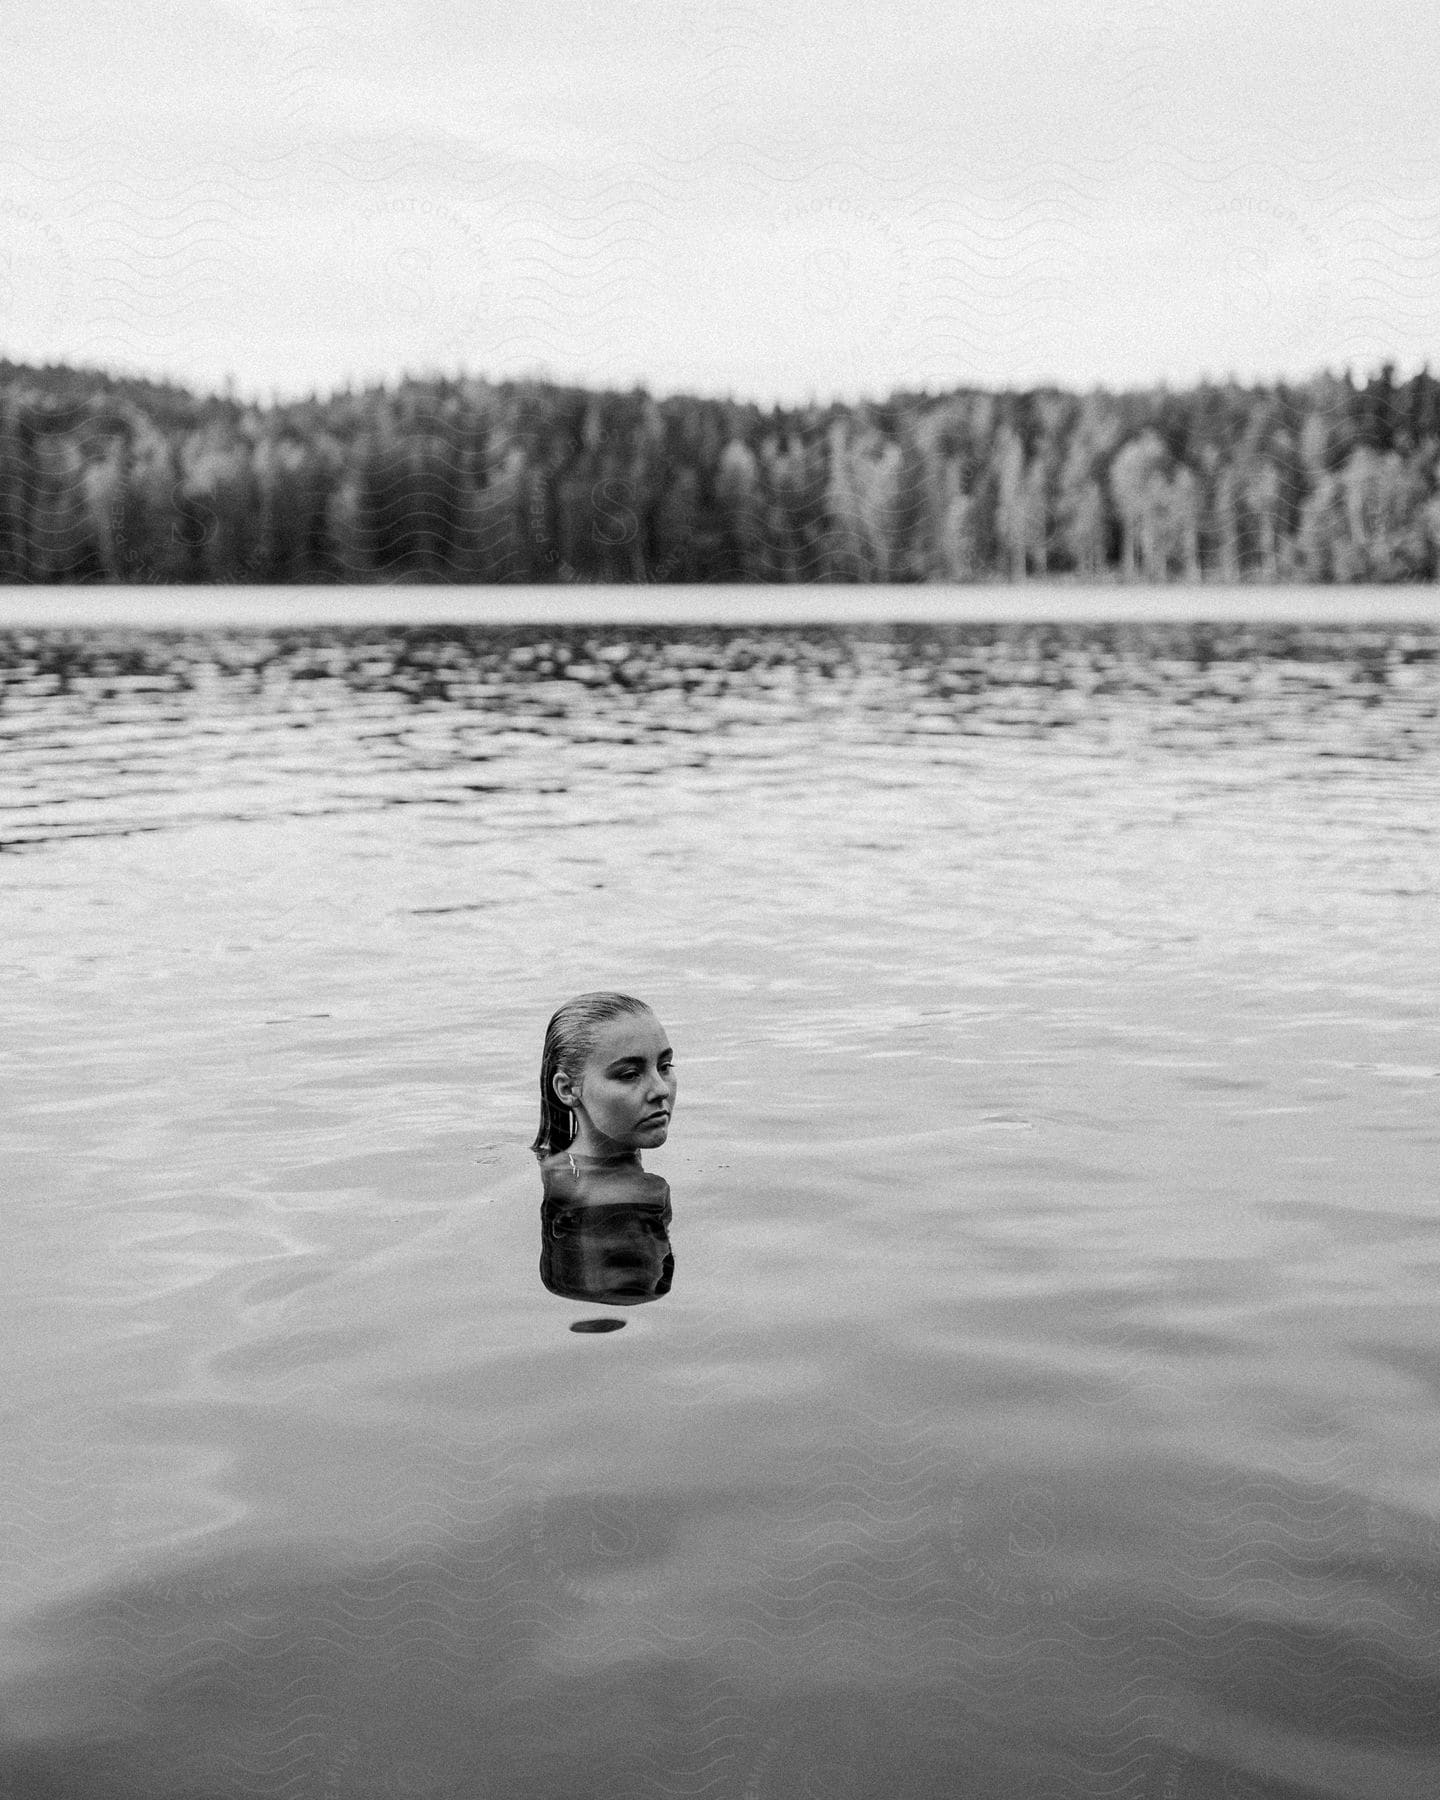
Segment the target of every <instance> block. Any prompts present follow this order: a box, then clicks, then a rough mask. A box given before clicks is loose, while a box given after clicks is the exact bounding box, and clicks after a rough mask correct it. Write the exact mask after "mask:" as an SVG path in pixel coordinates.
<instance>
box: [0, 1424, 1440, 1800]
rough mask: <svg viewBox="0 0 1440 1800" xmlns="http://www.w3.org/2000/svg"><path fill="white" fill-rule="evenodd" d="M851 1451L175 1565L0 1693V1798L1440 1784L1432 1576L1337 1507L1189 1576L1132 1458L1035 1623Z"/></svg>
mask: <svg viewBox="0 0 1440 1800" xmlns="http://www.w3.org/2000/svg"><path fill="white" fill-rule="evenodd" d="M846 1457H847V1452H846V1450H845V1448H844V1447H843V1446H838V1445H837V1446H836V1447H835V1449H834V1452H833V1455H832V1456H831V1458H830V1462H829V1464H828V1465H827V1467H826V1468H823V1469H821V1468H816V1469H812V1470H811V1478H810V1484H809V1486H808V1487H807V1489H806V1490H805V1491H803V1492H802V1491H800V1490H798V1489H792V1488H790V1487H788V1486H787V1485H786V1484H785V1483H784V1482H780V1483H777V1484H776V1485H775V1486H773V1487H766V1488H764V1489H754V1488H748V1487H745V1486H743V1485H739V1484H737V1485H736V1486H735V1487H733V1488H719V1487H715V1486H709V1487H705V1486H695V1487H692V1488H691V1489H689V1490H688V1491H679V1490H673V1489H672V1490H665V1491H649V1492H635V1491H624V1490H621V1491H601V1490H598V1489H595V1490H591V1489H585V1490H579V1491H572V1492H554V1493H551V1494H549V1495H548V1496H540V1497H538V1498H533V1499H530V1498H526V1496H525V1492H524V1490H525V1488H526V1487H527V1486H528V1481H527V1479H526V1478H525V1477H524V1476H523V1474H522V1473H521V1472H520V1471H519V1470H510V1471H509V1474H510V1475H511V1476H513V1477H514V1478H515V1479H514V1480H513V1481H512V1482H511V1483H510V1485H511V1487H512V1495H511V1498H509V1499H508V1500H505V1501H497V1502H496V1503H495V1504H494V1505H493V1508H492V1507H491V1506H490V1504H489V1503H486V1502H484V1501H481V1502H479V1507H480V1510H481V1512H482V1513H483V1516H479V1515H478V1514H477V1516H472V1517H471V1518H470V1519H469V1520H468V1521H467V1520H464V1519H462V1518H457V1519H456V1521H455V1524H454V1526H453V1528H452V1529H450V1530H448V1531H444V1532H441V1533H436V1534H433V1535H432V1536H431V1537H430V1539H429V1541H424V1542H416V1543H412V1544H409V1545H407V1546H405V1547H403V1548H397V1549H396V1550H395V1552H394V1553H392V1554H389V1555H385V1556H375V1557H373V1558H356V1559H354V1560H352V1561H350V1562H348V1563H347V1562H343V1561H341V1560H340V1559H339V1558H338V1557H336V1558H334V1559H332V1560H331V1561H330V1562H329V1563H324V1562H321V1561H320V1560H319V1559H318V1558H317V1559H316V1560H314V1561H312V1562H310V1563H308V1564H307V1563H301V1562H297V1561H295V1560H290V1561H285V1562H282V1561H280V1560H279V1559H278V1558H273V1557H266V1556H264V1555H260V1556H257V1557H255V1558H254V1559H253V1560H250V1561H229V1562H223V1563H222V1562H220V1561H219V1560H216V1561H214V1562H213V1563H210V1564H205V1563H192V1564H190V1565H187V1566H186V1568H185V1569H184V1571H183V1573H182V1572H173V1571H172V1572H170V1573H167V1572H166V1571H165V1570H164V1569H163V1568H162V1569H160V1570H159V1571H158V1572H157V1574H156V1575H155V1576H154V1577H153V1578H151V1579H147V1580H143V1581H139V1580H132V1581H129V1582H126V1583H124V1584H117V1585H113V1586H110V1587H107V1588H104V1589H101V1590H97V1591H94V1592H91V1593H89V1594H87V1595H84V1596H82V1597H80V1598H78V1599H76V1600H73V1601H70V1602H68V1603H65V1604H63V1605H57V1606H55V1607H53V1608H52V1609H51V1610H50V1611H49V1612H48V1614H46V1615H45V1616H44V1617H43V1618H41V1619H39V1620H37V1621H36V1622H35V1623H34V1624H33V1625H32V1627H31V1629H30V1632H29V1634H28V1641H27V1648H28V1649H29V1651H30V1652H31V1666H30V1670H29V1672H28V1673H27V1674H26V1675H25V1676H24V1677H23V1678H12V1679H10V1680H8V1681H7V1682H6V1684H5V1686H4V1688H3V1690H0V1721H3V1724H0V1795H3V1796H4V1800H132V1797H133V1800H232V1797H233V1800H254V1797H255V1796H265V1795H271V1794H274V1795H292V1794H293V1795H306V1796H309V1795H314V1796H324V1795H330V1794H338V1795H343V1796H345V1797H346V1800H379V1797H381V1796H385V1797H387V1800H388V1797H393V1796H428V1797H429V1800H490V1797H492V1796H494V1797H496V1800H500V1797H503V1800H555V1797H556V1796H561V1795H577V1796H579V1795H585V1796H595V1797H602V1796H603V1797H605V1800H628V1797H629V1796H633V1795H636V1794H647V1793H654V1794H657V1795H660V1794H682V1793H683V1794H694V1795H708V1794H713V1795H716V1796H722V1795H723V1796H731V1797H740V1796H754V1797H756V1800H762V1797H768V1796H773V1797H774V1800H791V1797H792V1796H799V1797H804V1796H807V1795H815V1796H817V1797H821V1800H882V1797H883V1800H897V1797H898V1800H905V1797H908V1796H914V1797H915V1800H930V1797H931V1796H936V1797H937V1800H948V1797H950V1796H959V1795H966V1794H975V1795H984V1796H985V1800H1033V1797H1034V1796H1036V1795H1040V1794H1052V1793H1053V1794H1072V1793H1073V1794H1076V1795H1085V1796H1088V1795H1092V1794H1094V1795H1098V1794H1107V1795H1111V1794H1114V1795H1123V1796H1130V1797H1133V1800H1166V1797H1168V1796H1178V1797H1179V1800H1189V1797H1191V1796H1199V1797H1206V1796H1211V1795H1214V1796H1222V1795H1223V1796H1226V1797H1227V1800H1229V1797H1230V1796H1233V1795H1237V1794H1246V1795H1249V1794H1254V1795H1257V1796H1261V1797H1264V1800H1269V1797H1270V1796H1274V1795H1283V1796H1287V1797H1288V1800H1302V1797H1303V1800H1321V1797H1322V1796H1323V1797H1325V1800H1336V1797H1341V1800H1376V1797H1377V1796H1390V1795H1394V1796H1397V1797H1398V1796H1401V1795H1409V1794H1411V1793H1414V1794H1417V1795H1418V1794H1421V1793H1430V1792H1434V1791H1437V1788H1436V1786H1435V1785H1434V1783H1433V1779H1432V1778H1433V1777H1434V1776H1436V1774H1437V1773H1440V1723H1437V1721H1440V1669H1437V1666H1436V1657H1435V1653H1434V1645H1435V1638H1434V1635H1433V1627H1434V1620H1435V1612H1434V1605H1435V1597H1434V1586H1433V1576H1434V1570H1433V1560H1432V1559H1431V1558H1429V1557H1425V1558H1417V1559H1415V1560H1413V1561H1411V1562H1409V1563H1406V1564H1400V1563H1396V1564H1395V1565H1394V1566H1392V1565H1391V1561H1390V1559H1387V1560H1386V1561H1385V1563H1384V1564H1383V1566H1382V1565H1381V1564H1372V1565H1371V1566H1369V1567H1367V1568H1357V1567H1356V1566H1355V1565H1354V1564H1353V1561H1349V1560H1347V1556H1346V1554H1345V1553H1344V1551H1343V1546H1342V1539H1341V1536H1340V1535H1339V1534H1337V1533H1335V1532H1332V1531H1331V1530H1329V1529H1328V1528H1327V1529H1326V1530H1325V1531H1323V1532H1322V1533H1320V1535H1319V1536H1315V1535H1314V1534H1313V1532H1312V1523H1313V1518H1314V1517H1319V1516H1322V1515H1323V1514H1324V1509H1325V1508H1326V1507H1332V1506H1334V1505H1335V1504H1337V1503H1338V1502H1339V1500H1340V1499H1341V1498H1343V1496H1340V1495H1338V1494H1337V1493H1335V1492H1334V1491H1332V1490H1329V1489H1327V1488H1326V1487H1324V1486H1323V1484H1322V1485H1312V1484H1307V1483H1282V1484H1279V1485H1278V1486H1272V1487H1268V1488H1267V1489H1266V1490H1265V1492H1266V1497H1267V1505H1268V1506H1269V1508H1270V1510H1271V1511H1272V1512H1274V1514H1275V1521H1276V1523H1275V1526H1274V1528H1273V1529H1270V1528H1267V1529H1265V1530H1257V1527H1256V1524H1255V1522H1254V1519H1253V1518H1252V1517H1251V1516H1250V1514H1251V1513H1253V1507H1250V1508H1249V1509H1248V1510H1247V1491H1246V1488H1245V1486H1244V1482H1243V1480H1242V1481H1241V1483H1240V1485H1238V1486H1236V1485H1231V1484H1228V1483H1227V1485H1226V1488H1225V1490H1224V1492H1223V1493H1219V1494H1217V1495H1216V1496H1214V1500H1215V1506H1216V1510H1215V1512H1214V1516H1213V1521H1212V1522H1213V1523H1214V1524H1215V1525H1217V1526H1218V1527H1220V1528H1221V1529H1220V1535H1219V1536H1218V1537H1217V1539H1216V1541H1215V1543H1214V1544H1213V1546H1212V1549H1213V1552H1214V1554H1213V1555H1204V1556H1202V1557H1201V1558H1200V1560H1199V1562H1198V1563H1197V1565H1196V1567H1195V1568H1193V1569H1192V1570H1191V1575H1193V1576H1195V1577H1196V1578H1197V1579H1196V1581H1195V1582H1194V1583H1191V1582H1188V1581H1187V1579H1186V1575H1185V1571H1184V1569H1183V1568H1182V1569H1181V1570H1180V1571H1179V1572H1178V1574H1177V1571H1176V1570H1175V1569H1174V1567H1173V1566H1172V1565H1173V1562H1174V1558H1175V1556H1176V1554H1177V1552H1179V1553H1180V1554H1181V1555H1193V1554H1194V1553H1193V1550H1189V1549H1187V1548H1186V1545H1187V1543H1188V1536H1186V1535H1184V1534H1191V1535H1193V1533H1194V1532H1195V1530H1196V1529H1197V1528H1198V1529H1200V1530H1201V1532H1202V1535H1203V1533H1204V1528H1205V1521H1204V1519H1203V1517H1201V1516H1199V1515H1196V1514H1194V1513H1193V1511H1192V1513H1191V1522H1190V1523H1189V1524H1187V1525H1185V1527H1184V1534H1182V1535H1181V1536H1179V1537H1177V1536H1176V1535H1175V1531H1176V1527H1175V1524H1174V1523H1173V1520H1175V1519H1179V1518H1180V1517H1181V1515H1182V1513H1183V1511H1184V1506H1183V1502H1184V1501H1185V1499H1186V1495H1185V1493H1184V1491H1183V1490H1184V1489H1185V1488H1187V1487H1192V1486H1193V1483H1194V1480H1195V1476H1194V1474H1193V1472H1189V1473H1187V1472H1186V1471H1184V1470H1174V1469H1172V1470H1169V1471H1168V1472H1167V1471H1166V1470H1165V1469H1164V1468H1163V1467H1161V1466H1160V1465H1156V1466H1155V1467H1154V1468H1152V1469H1151V1470H1150V1471H1149V1477H1150V1478H1151V1479H1152V1480H1153V1481H1158V1482H1160V1483H1161V1484H1162V1486H1164V1485H1166V1484H1168V1486H1169V1491H1168V1492H1165V1493H1162V1494H1161V1495H1160V1496H1159V1504H1156V1497H1155V1495H1153V1494H1152V1495H1151V1499H1150V1501H1149V1502H1147V1505H1146V1507H1145V1508H1144V1509H1143V1515H1142V1514H1141V1513H1139V1512H1135V1511H1134V1508H1136V1507H1137V1506H1138V1501H1136V1500H1135V1495H1136V1493H1137V1492H1138V1491H1140V1487H1141V1483H1140V1482H1139V1481H1138V1479H1137V1477H1138V1476H1140V1474H1141V1473H1142V1472H1141V1471H1138V1470H1133V1469H1132V1470H1128V1471H1126V1472H1125V1474H1124V1477H1123V1479H1120V1480H1117V1481H1116V1483H1115V1486H1114V1489H1113V1492H1114V1493H1116V1494H1121V1495H1126V1496H1129V1500H1130V1504H1129V1507H1122V1508H1120V1509H1118V1513H1119V1514H1123V1513H1125V1512H1127V1511H1129V1512H1130V1513H1131V1520H1130V1525H1129V1529H1127V1530H1125V1531H1124V1532H1123V1533H1120V1534H1119V1535H1118V1536H1117V1538H1116V1541H1117V1542H1123V1543H1124V1544H1125V1545H1126V1546H1127V1555H1126V1557H1125V1558H1124V1560H1123V1561H1122V1562H1121V1563H1120V1564H1117V1567H1116V1572H1115V1573H1114V1574H1113V1575H1112V1576H1111V1577H1110V1578H1109V1579H1108V1580H1107V1581H1105V1582H1103V1583H1101V1582H1095V1581H1091V1582H1085V1581H1082V1580H1079V1579H1077V1581H1076V1584H1075V1586H1074V1588H1073V1589H1072V1590H1071V1591H1070V1592H1069V1593H1068V1594H1065V1595H1063V1596H1060V1597H1059V1598H1057V1601H1056V1605H1055V1606H1054V1607H1053V1608H1047V1609H1040V1608H1036V1609H1030V1608H1028V1607H1026V1606H1022V1605H1021V1604H1020V1602H1019V1597H1018V1587H1019V1583H1020V1582H1021V1581H1022V1580H1023V1578H1024V1568H1023V1565H1024V1560H1025V1559H1024V1556H1023V1555H1021V1554H1020V1553H1018V1552H1016V1551H1015V1550H1014V1548H1013V1545H1012V1546H1011V1548H1010V1550H1009V1551H1008V1552H1007V1550H1006V1549H1005V1546H1006V1544H1008V1543H1010V1537H1008V1536H1007V1535H1006V1531H1004V1530H1002V1531H1000V1533H999V1535H998V1536H995V1537H994V1538H993V1540H991V1539H987V1538H985V1537H984V1535H983V1534H982V1536H981V1538H980V1539H979V1540H977V1542H978V1543H979V1545H980V1546H981V1553H982V1555H991V1556H994V1557H1000V1556H1005V1555H1007V1554H1008V1555H1009V1556H1010V1559H1011V1564H1012V1567H1013V1573H1012V1577H1011V1586H1012V1587H1014V1588H1015V1590H1016V1591H1015V1593H1013V1594H1009V1595H1002V1596H1001V1598H1000V1599H999V1600H996V1599H994V1597H993V1596H991V1595H990V1594H989V1593H988V1592H987V1590H986V1589H985V1587H984V1586H983V1584H979V1583H977V1580H976V1577H975V1574H974V1572H973V1567H972V1564H973V1558H972V1559H971V1563H967V1561H966V1558H965V1557H964V1556H961V1555H958V1554H957V1555H952V1556H951V1557H950V1558H949V1560H948V1561H946V1560H945V1559H944V1558H942V1557H937V1556H936V1555H934V1554H932V1550H933V1544H932V1539H933V1537H934V1534H935V1531H936V1530H939V1531H940V1532H941V1533H942V1534H943V1533H944V1531H946V1530H950V1531H952V1532H953V1530H954V1529H956V1528H957V1527H956V1524H955V1515H953V1514H951V1515H950V1523H949V1526H948V1527H947V1526H946V1525H945V1522H944V1520H943V1519H936V1520H930V1519H929V1517H928V1515H927V1514H925V1513H924V1512H923V1509H922V1511H921V1513H920V1514H918V1515H917V1516H916V1519H915V1521H914V1525H913V1529H912V1528H911V1527H909V1526H906V1525H905V1524H904V1523H903V1521H902V1519H901V1516H900V1515H899V1514H898V1513H896V1512H895V1510H894V1509H893V1507H892V1508H890V1509H889V1510H888V1511H884V1509H882V1514H883V1516H874V1515H873V1514H872V1512H871V1511H870V1509H868V1508H867V1507H866V1506H864V1505H863V1504H859V1501H858V1497H857V1505H859V1510H858V1511H855V1512H854V1513H853V1516H852V1511H851V1510H850V1509H848V1508H847V1507H843V1506H842V1507H841V1508H840V1509H839V1510H838V1511H836V1510H835V1505H834V1499H833V1496H835V1495H836V1494H842V1493H843V1484H844V1482H845V1480H846V1468H847V1463H846ZM960 1473H961V1474H962V1475H963V1471H961V1472H960ZM1177 1482H1178V1485H1176V1484H1177ZM837 1483H840V1484H841V1485H839V1486H837ZM515 1489H519V1490H520V1491H519V1492H515V1491H514V1490H515ZM1202 1489H1203V1481H1202V1483H1201V1487H1200V1488H1195V1489H1194V1494H1193V1495H1192V1497H1195V1496H1197V1495H1199V1494H1200V1493H1201V1490H1202ZM827 1494H828V1495H830V1496H832V1498H831V1500H830V1501H826V1499H825V1495H827ZM981 1498H982V1499H983V1498H984V1496H983V1495H982V1496H981ZM996 1498H997V1500H998V1501H999V1502H1000V1503H1002V1511H1003V1502H1004V1501H1005V1499H1006V1495H1005V1494H1004V1493H1002V1492H1000V1491H999V1490H998V1489H997V1495H996ZM1103 1498H1104V1496H1103V1494H1100V1493H1098V1492H1097V1493H1092V1494H1091V1496H1090V1499H1091V1501H1093V1502H1099V1501H1101V1500H1103ZM1237 1507H1239V1508H1240V1511H1241V1512H1244V1513H1245V1517H1241V1516H1240V1515H1239V1513H1237V1511H1236V1508H1237ZM827 1509H828V1510H827ZM454 1510H455V1512H456V1513H462V1512H463V1511H464V1510H465V1507H464V1504H463V1503H462V1502H459V1501H456V1502H455V1504H454ZM1103 1510H1104V1509H1103V1508H1102V1512H1103ZM1097 1516H1098V1515H1097ZM1105 1516H1107V1517H1109V1518H1110V1519H1111V1520H1112V1521H1114V1520H1116V1518H1117V1511H1116V1510H1114V1509H1112V1510H1111V1511H1110V1512H1109V1513H1108V1514H1106V1515H1105ZM827 1517H828V1518H830V1519H831V1528H829V1529H825V1528H823V1526H822V1523H821V1521H822V1520H823V1519H825V1518H827ZM966 1517H967V1519H968V1517H969V1512H968V1510H967V1513H966ZM861 1520H868V1523H857V1521H861ZM1147 1521H1148V1523H1147ZM1001 1523H1002V1525H1003V1524H1005V1521H1004V1520H1003V1519H1002V1521H1001ZM965 1529H967V1530H968V1526H966V1527H965ZM1007 1529H1008V1531H1009V1533H1011V1534H1013V1531H1014V1522H1013V1520H1011V1521H1009V1523H1008V1527H1007ZM1115 1530H1116V1531H1117V1532H1119V1526H1118V1525H1116V1526H1115ZM987 1544H988V1545H989V1549H988V1550H987V1549H985V1546H986V1545H987ZM952 1548H955V1547H954V1546H952ZM1095 1549H1096V1551H1097V1553H1098V1552H1100V1551H1102V1550H1103V1543H1102V1541H1101V1540H1100V1539H1099V1538H1097V1539H1096V1542H1095ZM1257 1558H1258V1562H1257ZM1237 1559H1238V1560H1237ZM1242 1565H1243V1566H1242ZM1342 1591H1348V1592H1350V1593H1351V1594H1352V1597H1353V1598H1355V1599H1356V1600H1357V1601H1358V1604H1357V1605H1356V1606H1353V1607H1340V1606H1336V1605H1335V1604H1334V1596H1335V1595H1337V1594H1339V1593H1341V1592H1342ZM1287 1596H1288V1598H1287ZM1327 1596H1328V1599H1327ZM1287 1615H1288V1616H1287ZM1407 1783H1408V1785H1407Z"/></svg>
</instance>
